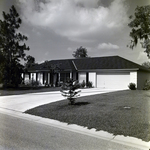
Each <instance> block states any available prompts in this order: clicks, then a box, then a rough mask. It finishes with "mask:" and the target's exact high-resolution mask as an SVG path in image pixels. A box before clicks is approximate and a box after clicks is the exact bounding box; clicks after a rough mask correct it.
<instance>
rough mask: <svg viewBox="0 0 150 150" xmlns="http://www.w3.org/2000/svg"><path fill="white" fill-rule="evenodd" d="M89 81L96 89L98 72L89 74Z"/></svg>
mask: <svg viewBox="0 0 150 150" xmlns="http://www.w3.org/2000/svg"><path fill="white" fill-rule="evenodd" d="M89 81H90V82H92V83H93V86H94V87H96V72H89Z"/></svg>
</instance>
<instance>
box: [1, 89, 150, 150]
mask: <svg viewBox="0 0 150 150" xmlns="http://www.w3.org/2000/svg"><path fill="white" fill-rule="evenodd" d="M114 91H118V89H116V90H112V89H107V90H106V89H98V88H93V89H83V90H82V91H81V94H80V96H88V95H95V94H102V93H107V92H114ZM63 99H64V97H62V96H61V93H60V92H59V91H55V92H43V93H29V94H22V95H12V96H0V113H3V114H7V115H10V116H15V117H18V118H23V119H26V120H30V121H33V122H36V123H41V124H45V125H48V126H53V127H57V128H60V129H65V130H68V131H71V132H76V133H80V134H83V135H87V136H91V137H94V138H98V139H100V140H106V141H109V142H111V143H114V144H117V143H118V149H119V146H120V144H123V145H126V146H128V147H130V149H131V150H137V149H139V150H149V149H150V142H144V141H142V140H141V139H137V138H133V137H124V136H123V135H117V136H114V135H113V134H110V133H108V132H105V131H96V130H95V129H91V130H89V129H87V128H86V127H81V126H78V125H68V124H67V123H62V122H59V121H56V120H52V119H46V118H42V117H38V116H32V115H29V114H24V113H23V112H25V111H26V110H28V109H31V108H34V107H37V106H40V105H44V104H47V103H51V102H55V101H59V100H63ZM120 148H121V147H120Z"/></svg>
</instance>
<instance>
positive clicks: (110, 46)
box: [97, 43, 119, 50]
mask: <svg viewBox="0 0 150 150" xmlns="http://www.w3.org/2000/svg"><path fill="white" fill-rule="evenodd" d="M97 48H98V49H108V50H110V49H119V46H118V45H113V44H111V43H101V44H99V45H98V47H97Z"/></svg>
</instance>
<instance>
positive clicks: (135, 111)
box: [25, 90, 150, 141]
mask: <svg viewBox="0 0 150 150" xmlns="http://www.w3.org/2000/svg"><path fill="white" fill-rule="evenodd" d="M25 113H29V114H32V115H36V116H41V117H45V118H51V119H55V120H59V121H61V122H66V123H68V124H77V125H80V126H84V127H88V128H89V129H91V128H95V129H96V130H98V131H99V130H104V131H107V132H109V133H113V134H114V135H124V136H131V137H136V138H140V139H142V140H144V141H150V91H142V90H135V91H131V90H126V91H118V92H112V93H106V94H99V95H94V96H86V97H80V98H78V99H77V100H76V104H75V105H68V101H67V100H62V101H58V102H54V103H50V104H46V105H43V106H39V107H36V108H33V109H31V110H27V111H26V112H25Z"/></svg>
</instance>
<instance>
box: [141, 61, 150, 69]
mask: <svg viewBox="0 0 150 150" xmlns="http://www.w3.org/2000/svg"><path fill="white" fill-rule="evenodd" d="M142 66H144V67H145V68H148V69H150V62H149V61H147V62H144V63H143V64H142Z"/></svg>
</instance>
